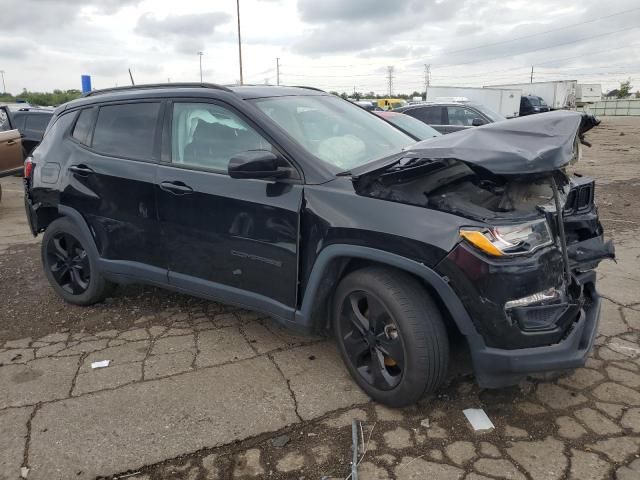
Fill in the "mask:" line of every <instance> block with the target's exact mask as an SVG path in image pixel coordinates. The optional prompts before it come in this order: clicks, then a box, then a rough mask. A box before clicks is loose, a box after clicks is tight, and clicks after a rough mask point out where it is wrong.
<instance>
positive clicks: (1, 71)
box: [0, 70, 7, 93]
mask: <svg viewBox="0 0 640 480" xmlns="http://www.w3.org/2000/svg"><path fill="white" fill-rule="evenodd" d="M0 75H1V76H2V93H7V86H6V85H5V84H4V70H0Z"/></svg>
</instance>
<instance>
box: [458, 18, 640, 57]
mask: <svg viewBox="0 0 640 480" xmlns="http://www.w3.org/2000/svg"><path fill="white" fill-rule="evenodd" d="M636 28H638V25H634V26H632V27H627V28H623V29H620V30H614V31H612V32H606V33H601V34H599V35H590V36H589V37H585V38H580V39H578V40H570V41H568V42H563V43H557V44H555V45H550V46H548V47H540V48H534V49H532V50H525V51H523V52H517V53H511V54H508V55H501V56H498V57H492V58H486V59H483V60H471V61H469V62H462V63H454V64H446V65H450V66H459V65H470V64H472V63H483V62H490V61H493V60H499V59H501V58H508V57H513V56H515V55H521V54H523V53H531V52H539V51H541V50H549V49H550V48H558V47H562V46H564V45H571V44H573V43H580V42H584V41H590V40H593V39H594V38H600V37H605V36H607V35H613V34H614V33H621V32H627V31H629V30H634V29H636Z"/></svg>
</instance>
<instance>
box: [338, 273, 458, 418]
mask: <svg viewBox="0 0 640 480" xmlns="http://www.w3.org/2000/svg"><path fill="white" fill-rule="evenodd" d="M333 312H334V315H333V327H334V332H335V335H336V338H337V341H338V348H339V350H340V354H341V355H342V358H343V360H344V362H345V364H346V366H347V369H348V370H349V372H350V373H351V375H352V376H353V378H354V379H355V381H356V382H357V383H358V385H360V387H361V388H362V389H363V390H364V391H365V392H366V393H367V394H368V395H369V396H370V397H371V398H373V399H374V400H376V401H378V402H380V403H383V404H386V405H389V406H394V407H401V406H405V405H410V404H412V403H415V402H416V401H418V400H419V399H420V398H421V397H422V396H423V395H425V394H426V393H428V392H431V391H433V390H435V389H436V388H437V387H438V386H439V385H440V384H441V383H442V381H443V380H444V377H445V374H446V370H447V365H448V360H449V342H448V338H447V332H446V329H445V326H444V323H443V321H442V317H441V315H440V311H439V309H438V307H437V305H436V304H435V303H434V302H433V300H432V299H431V297H430V296H429V294H428V292H427V291H426V290H425V289H424V288H423V287H422V286H421V285H420V284H419V283H418V282H417V281H416V280H415V279H414V278H413V277H411V276H409V275H407V274H405V273H403V272H399V271H395V270H391V269H387V268H381V267H369V268H365V269H362V270H357V271H355V272H352V273H350V274H349V275H347V276H346V277H345V278H344V279H343V280H342V281H341V282H340V285H339V286H338V289H337V290H336V295H335V297H334V309H333Z"/></svg>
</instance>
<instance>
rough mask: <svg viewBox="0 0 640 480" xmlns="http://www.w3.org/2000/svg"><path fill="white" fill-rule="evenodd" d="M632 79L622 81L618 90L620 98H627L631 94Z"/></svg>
mask: <svg viewBox="0 0 640 480" xmlns="http://www.w3.org/2000/svg"><path fill="white" fill-rule="evenodd" d="M632 88H633V87H632V86H631V81H630V80H627V81H626V82H621V83H620V89H619V91H618V98H627V97H628V96H629V95H630V94H631V89H632Z"/></svg>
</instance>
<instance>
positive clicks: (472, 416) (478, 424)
mask: <svg viewBox="0 0 640 480" xmlns="http://www.w3.org/2000/svg"><path fill="white" fill-rule="evenodd" d="M462 413H464V416H465V417H467V420H469V423H470V424H471V426H472V427H473V430H474V431H476V432H478V433H483V432H490V431H491V430H493V429H494V428H496V427H495V426H494V425H493V422H491V419H490V418H489V417H488V416H487V414H486V413H485V412H484V410H483V409H481V408H467V409H466V410H463V411H462Z"/></svg>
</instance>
